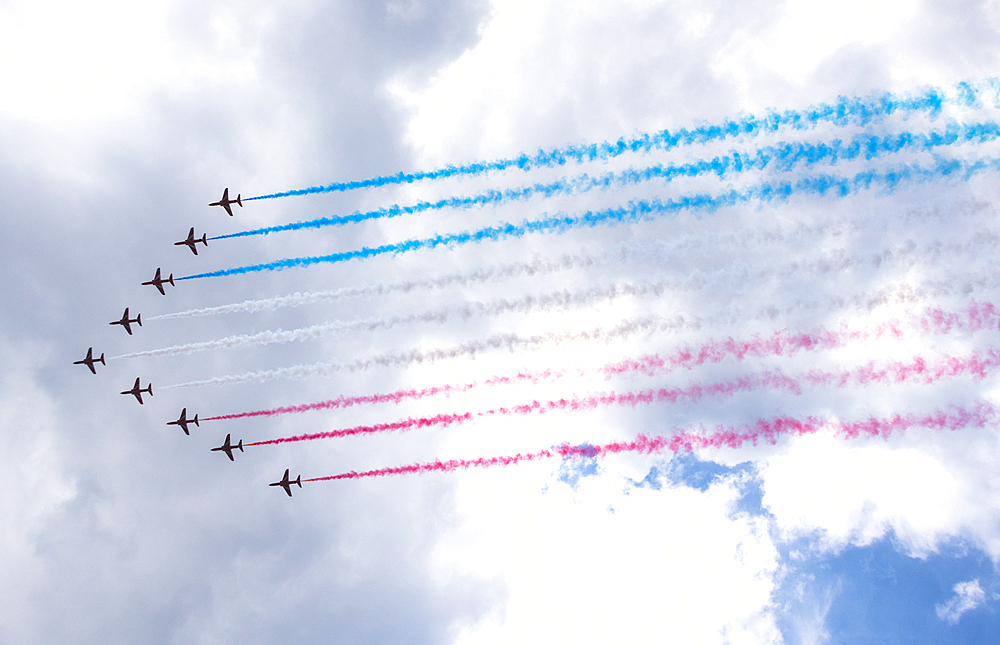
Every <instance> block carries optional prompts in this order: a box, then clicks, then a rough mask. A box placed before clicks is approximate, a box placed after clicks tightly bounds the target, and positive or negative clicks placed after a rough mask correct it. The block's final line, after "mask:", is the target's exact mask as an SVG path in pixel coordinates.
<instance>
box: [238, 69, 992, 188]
mask: <svg viewBox="0 0 1000 645" xmlns="http://www.w3.org/2000/svg"><path fill="white" fill-rule="evenodd" d="M983 85H984V87H980V86H977V85H974V84H972V83H970V82H963V83H959V84H958V85H957V86H956V87H955V90H954V92H953V93H952V94H951V95H950V96H949V95H948V93H947V92H945V91H943V90H941V89H939V88H930V89H927V90H925V91H923V92H922V93H919V94H917V95H915V96H910V95H904V96H899V95H896V94H892V93H889V92H885V93H882V94H878V95H870V96H867V97H850V98H848V97H840V98H839V99H838V100H837V102H836V103H832V104H830V103H820V104H818V105H815V106H812V107H809V108H807V109H805V110H785V111H783V112H778V111H774V110H770V111H768V112H767V113H766V114H765V115H764V116H761V117H758V116H754V115H748V116H746V117H743V118H741V119H739V120H736V121H734V120H728V119H727V120H725V121H722V122H720V123H717V124H709V125H703V126H699V127H696V128H691V129H688V128H681V129H679V130H677V131H676V132H670V131H669V130H662V131H660V132H656V133H643V134H639V135H637V136H634V137H631V138H627V139H626V138H624V137H623V138H621V139H619V140H618V141H616V142H614V143H609V142H607V141H604V142H601V143H591V144H584V145H570V146H564V147H561V148H553V149H550V150H539V151H538V152H537V153H535V154H533V155H530V156H529V155H527V154H524V153H522V154H520V155H518V156H517V157H513V158H508V159H497V160H493V161H483V162H477V163H471V164H466V165H462V166H451V165H449V166H446V167H444V168H439V169H437V170H431V171H424V172H415V173H402V172H400V173H398V174H395V175H383V176H379V177H373V178H371V179H364V180H360V181H347V182H336V183H332V184H327V185H326V186H313V187H311V188H301V189H297V190H287V191H283V192H279V193H270V194H267V195H259V196H257V197H247V198H245V199H244V201H252V200H257V199H275V198H278V197H290V196H293V195H309V194H313V193H329V192H342V191H348V190H356V189H359V188H372V187H378V186H387V185H395V184H411V183H414V182H418V181H425V180H429V179H430V180H433V179H444V178H448V177H460V176H473V175H481V174H486V173H490V172H502V171H505V170H508V169H513V168H517V169H519V170H523V171H528V170H532V169H534V168H549V167H555V166H564V165H566V164H569V163H576V164H580V163H586V162H592V161H603V160H608V159H612V158H615V157H619V156H621V155H623V154H627V153H636V152H649V151H651V150H663V151H666V150H671V149H673V148H677V147H682V146H690V145H695V144H705V143H711V142H715V141H724V140H726V139H732V138H738V137H744V138H749V137H756V136H758V135H761V134H766V133H773V132H778V131H779V130H782V129H784V128H792V129H794V130H808V129H811V128H813V127H815V126H816V125H818V124H821V123H831V124H833V125H836V126H839V127H844V126H846V125H849V124H851V123H854V124H857V125H861V126H864V125H867V124H869V123H872V122H875V121H879V120H881V119H884V118H885V117H887V116H891V115H894V114H903V115H906V114H915V113H916V114H926V115H928V116H929V117H931V118H936V117H937V116H938V115H939V114H940V113H941V109H942V107H943V106H944V105H946V104H950V105H957V106H960V107H967V108H973V109H975V108H977V107H979V102H980V100H981V98H985V97H987V96H990V95H993V100H994V102H995V101H996V96H995V95H996V93H997V92H996V83H995V80H994V79H989V80H987V81H986V82H985V83H983Z"/></svg>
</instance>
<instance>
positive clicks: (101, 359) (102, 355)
mask: <svg viewBox="0 0 1000 645" xmlns="http://www.w3.org/2000/svg"><path fill="white" fill-rule="evenodd" d="M97 360H99V361H101V365H107V363H105V362H104V352H101V357H100V358H99V359H97Z"/></svg>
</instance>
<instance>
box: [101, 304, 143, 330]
mask: <svg viewBox="0 0 1000 645" xmlns="http://www.w3.org/2000/svg"><path fill="white" fill-rule="evenodd" d="M132 323H139V326H140V327H142V314H136V315H135V318H129V317H128V307H125V313H123V314H122V319H121V320H115V321H112V322H109V323H108V324H109V325H121V326H122V327H124V328H125V331H127V332H128V335H129V336H131V335H132V327H130V325H131V324H132Z"/></svg>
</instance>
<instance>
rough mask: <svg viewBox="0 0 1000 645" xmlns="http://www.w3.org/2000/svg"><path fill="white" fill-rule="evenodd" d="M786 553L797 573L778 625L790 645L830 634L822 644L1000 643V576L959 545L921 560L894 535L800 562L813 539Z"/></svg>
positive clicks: (783, 592) (785, 589) (782, 598)
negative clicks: (966, 592)
mask: <svg viewBox="0 0 1000 645" xmlns="http://www.w3.org/2000/svg"><path fill="white" fill-rule="evenodd" d="M779 548H781V550H782V552H783V553H782V561H783V562H785V563H786V564H788V565H790V566H792V567H793V570H792V572H791V573H790V575H789V576H788V577H787V578H785V580H784V582H783V584H782V586H781V588H780V589H779V591H778V593H777V595H776V601H777V603H778V604H779V606H781V607H783V608H784V611H783V612H782V613H783V616H782V618H781V620H780V622H779V625H780V627H781V630H782V633H783V634H784V636H785V642H786V643H789V644H796V643H805V642H809V641H811V640H813V639H814V638H815V637H816V635H817V633H820V634H821V633H823V632H825V633H826V634H827V635H828V636H829V641H824V640H823V639H822V638H820V639H819V642H830V643H850V644H852V645H867V644H872V645H875V644H876V643H878V644H879V645H883V644H895V643H899V644H903V643H906V644H907V645H911V644H912V645H924V644H928V645H929V644H931V643H934V644H938V643H963V644H965V643H968V644H975V645H978V644H984V645H985V644H987V643H997V642H998V640H1000V637H998V635H1000V615H998V612H997V608H998V607H1000V602H998V597H1000V596H998V591H1000V577H998V575H997V572H996V570H995V569H994V566H993V563H992V561H991V560H990V558H989V557H988V556H987V555H986V554H985V553H983V552H982V551H980V550H978V549H972V548H969V547H968V546H965V545H961V544H954V545H950V546H948V547H946V548H943V549H942V551H941V553H939V554H935V555H931V556H929V557H928V558H926V559H924V560H921V559H919V558H913V557H909V556H908V555H906V554H905V553H903V552H901V551H900V550H899V547H898V545H897V544H896V543H895V542H894V540H892V539H891V538H888V537H887V538H884V539H882V540H879V541H878V542H876V543H874V544H872V545H870V546H867V547H853V546H852V547H848V548H846V549H844V550H843V551H842V552H840V553H838V554H834V555H821V556H815V557H811V558H808V557H807V559H805V560H802V561H799V562H796V557H801V556H800V555H798V554H802V553H808V552H809V550H810V547H809V543H808V540H807V539H801V540H797V541H795V542H793V543H790V544H786V545H783V546H780V547H779ZM793 554H796V557H793ZM972 581H977V582H976V583H973V582H972ZM963 584H964V587H963V586H962V585H963ZM956 585H960V587H959V592H960V593H956ZM970 588H971V589H973V590H975V591H974V593H973V594H971V596H972V597H971V599H970V598H969V594H966V596H965V598H964V599H965V604H964V605H963V597H962V593H961V591H968V590H969V589H970ZM827 605H828V606H829V608H828V610H827V609H826V606H827ZM970 607H971V608H970ZM962 609H966V610H965V611H962ZM824 610H825V611H826V617H825V620H822V615H823V612H824ZM820 620H822V625H819V621H820Z"/></svg>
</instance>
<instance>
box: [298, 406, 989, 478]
mask: <svg viewBox="0 0 1000 645" xmlns="http://www.w3.org/2000/svg"><path fill="white" fill-rule="evenodd" d="M996 416H997V415H996V410H995V408H994V407H993V406H991V405H988V404H986V403H980V404H978V405H976V406H975V407H974V408H973V409H972V410H966V409H964V408H959V407H951V408H950V409H949V410H947V411H945V410H936V411H934V412H931V413H930V414H923V415H920V414H905V415H900V414H894V415H892V416H889V417H882V418H876V417H869V418H868V419H864V420H861V421H841V420H837V419H820V418H818V417H812V416H810V417H805V418H803V419H797V418H794V417H777V418H774V419H761V420H759V421H757V422H756V423H753V424H750V425H747V426H740V427H728V428H727V427H723V426H716V429H715V430H714V431H705V430H704V429H703V428H701V429H700V431H694V430H681V431H679V432H678V433H677V434H674V435H671V436H654V437H649V436H646V435H642V434H641V435H638V436H637V437H636V438H635V439H633V440H631V441H614V442H611V443H606V444H602V445H596V446H595V445H590V444H583V445H579V446H571V445H569V444H565V443H564V444H562V445H561V446H557V447H553V448H551V449H547V450H539V451H538V452H532V453H518V454H516V455H511V456H505V457H480V458H478V459H449V460H446V461H441V460H434V461H431V462H425V463H417V464H409V465H406V466H396V467H391V468H378V469H375V470H366V471H361V472H358V471H354V470H352V471H349V472H346V473H341V474H339V475H330V476H328V477H314V478H311V479H304V480H303V481H307V482H318V481H330V480H334V479H362V478H369V477H386V476H389V475H406V474H420V473H427V472H454V471H458V470H468V469H469V468H488V467H490V466H509V465H512V464H517V463H520V462H522V461H535V460H538V459H547V458H552V457H561V458H562V459H570V458H590V459H593V458H597V457H600V458H604V457H606V456H608V455H614V454H619V453H623V452H631V453H638V454H661V453H664V452H667V451H670V452H674V453H676V452H680V451H682V450H684V451H691V450H698V449H705V448H733V449H737V448H741V447H742V446H743V445H744V444H746V443H751V444H753V445H757V443H758V442H759V441H761V440H763V441H766V442H768V443H770V444H772V445H774V444H776V443H777V441H778V438H779V437H781V436H782V435H791V436H803V435H808V434H815V433H817V432H821V431H823V430H828V431H832V432H833V433H834V434H835V435H838V436H841V437H844V438H846V439H856V438H857V437H860V436H862V435H866V436H869V437H885V438H888V437H889V436H891V435H892V434H893V433H903V432H906V431H907V430H910V429H912V428H930V429H933V430H938V431H941V430H951V431H955V430H962V429H964V428H969V427H975V428H982V427H985V426H986V425H987V424H991V423H995V422H996Z"/></svg>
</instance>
